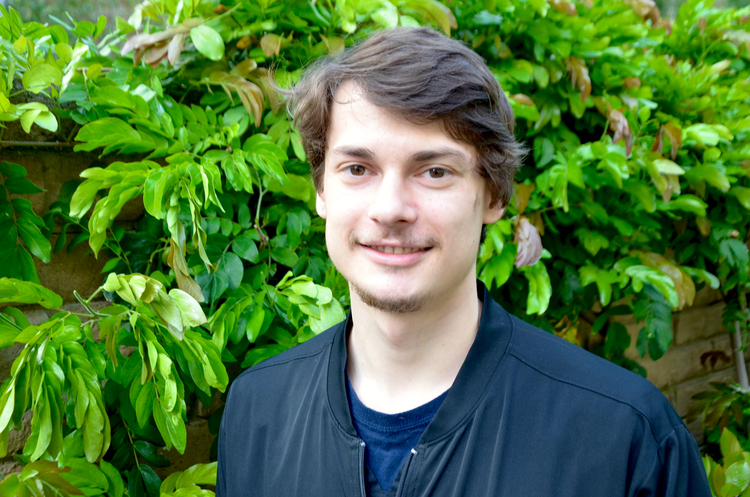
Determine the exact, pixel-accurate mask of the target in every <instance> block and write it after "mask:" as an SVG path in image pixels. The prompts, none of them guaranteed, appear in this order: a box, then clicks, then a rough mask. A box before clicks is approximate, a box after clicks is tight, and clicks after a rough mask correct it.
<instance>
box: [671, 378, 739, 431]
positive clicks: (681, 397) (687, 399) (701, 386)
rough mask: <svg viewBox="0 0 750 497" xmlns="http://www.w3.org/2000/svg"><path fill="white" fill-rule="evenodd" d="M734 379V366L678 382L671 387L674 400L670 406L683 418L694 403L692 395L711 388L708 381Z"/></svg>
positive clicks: (727, 381)
mask: <svg viewBox="0 0 750 497" xmlns="http://www.w3.org/2000/svg"><path fill="white" fill-rule="evenodd" d="M734 381H737V379H736V377H735V372H734V368H733V367H730V368H727V369H723V370H721V371H716V372H714V373H711V374H707V375H704V376H700V377H698V378H693V379H690V380H687V381H683V382H682V383H678V384H676V385H674V386H673V387H672V388H671V390H672V391H673V392H674V402H672V406H673V407H674V409H675V411H677V414H679V415H680V417H683V418H684V417H685V416H687V414H688V412H689V411H690V408H691V407H692V406H693V404H695V401H694V400H693V395H695V394H697V393H700V392H705V391H706V390H713V389H712V388H711V385H710V383H713V382H718V383H731V382H734Z"/></svg>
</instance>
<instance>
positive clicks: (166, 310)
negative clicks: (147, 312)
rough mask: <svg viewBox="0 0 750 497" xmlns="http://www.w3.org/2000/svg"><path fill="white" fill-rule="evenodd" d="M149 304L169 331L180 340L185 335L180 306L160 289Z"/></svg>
mask: <svg viewBox="0 0 750 497" xmlns="http://www.w3.org/2000/svg"><path fill="white" fill-rule="evenodd" d="M151 305H152V306H153V308H154V311H156V314H157V315H158V316H159V318H160V319H161V320H162V321H163V322H164V324H166V325H167V328H168V329H169V331H170V332H172V335H174V337H175V338H177V339H178V340H182V337H183V336H184V335H185V332H184V327H183V325H182V314H180V308H179V307H178V306H177V304H175V302H174V300H172V298H171V297H170V296H169V295H167V294H166V293H165V292H164V291H163V290H161V291H159V296H158V297H157V298H156V299H154V301H153V302H151Z"/></svg>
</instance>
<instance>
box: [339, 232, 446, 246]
mask: <svg viewBox="0 0 750 497" xmlns="http://www.w3.org/2000/svg"><path fill="white" fill-rule="evenodd" d="M384 240H388V242H389V243H393V242H396V243H397V244H398V245H400V246H402V247H431V248H440V247H441V246H442V243H440V239H438V238H437V237H432V236H427V237H424V236H416V235H414V234H412V233H404V232H399V231H396V230H390V231H384V232H381V233H375V234H367V235H359V234H357V233H351V234H350V235H349V245H351V246H352V247H354V246H357V245H368V246H373V245H382V244H383V241H384Z"/></svg>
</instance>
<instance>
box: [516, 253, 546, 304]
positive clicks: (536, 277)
mask: <svg viewBox="0 0 750 497" xmlns="http://www.w3.org/2000/svg"><path fill="white" fill-rule="evenodd" d="M520 270H521V272H522V273H523V274H524V276H526V279H527V280H529V295H528V298H527V302H526V314H539V315H541V314H544V312H545V311H546V310H547V307H548V306H549V300H550V297H551V296H552V284H551V282H550V278H549V274H548V273H547V268H546V267H545V265H544V264H543V263H542V261H538V262H537V263H536V264H534V265H533V266H526V267H523V268H520Z"/></svg>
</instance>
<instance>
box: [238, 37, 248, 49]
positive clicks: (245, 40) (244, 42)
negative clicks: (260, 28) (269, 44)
mask: <svg viewBox="0 0 750 497" xmlns="http://www.w3.org/2000/svg"><path fill="white" fill-rule="evenodd" d="M251 44H252V40H251V39H250V37H249V36H243V37H242V38H240V39H239V40H237V44H236V45H235V46H236V47H237V48H238V49H240V50H244V49H246V48H247V47H249V46H250V45H251Z"/></svg>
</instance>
